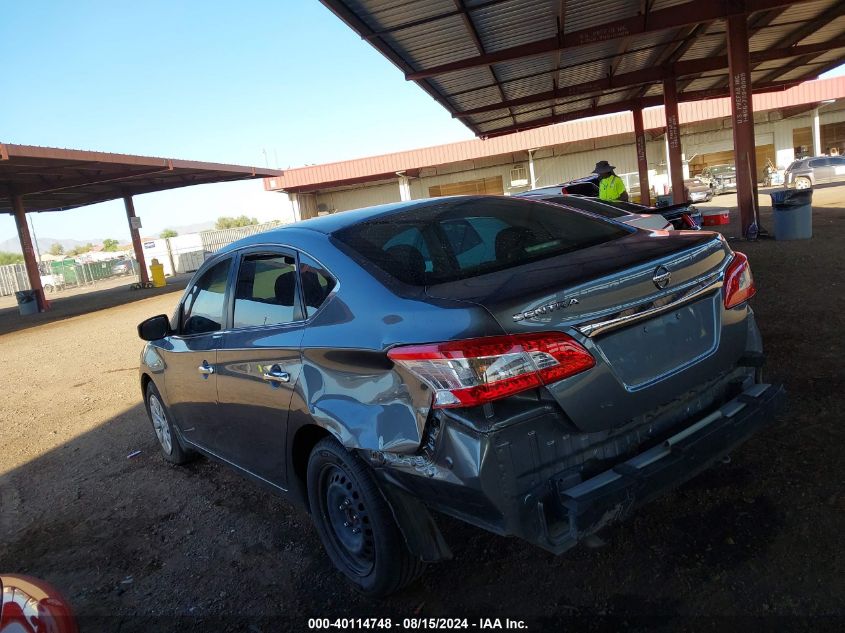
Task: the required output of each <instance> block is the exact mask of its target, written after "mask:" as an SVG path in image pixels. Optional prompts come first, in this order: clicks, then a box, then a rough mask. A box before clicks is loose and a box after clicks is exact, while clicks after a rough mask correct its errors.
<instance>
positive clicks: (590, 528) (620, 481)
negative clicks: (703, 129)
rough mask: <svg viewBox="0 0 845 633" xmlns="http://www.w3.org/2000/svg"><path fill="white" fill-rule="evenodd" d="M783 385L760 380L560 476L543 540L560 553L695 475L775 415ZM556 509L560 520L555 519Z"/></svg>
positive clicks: (542, 543) (542, 508)
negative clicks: (578, 474) (607, 459)
mask: <svg viewBox="0 0 845 633" xmlns="http://www.w3.org/2000/svg"><path fill="white" fill-rule="evenodd" d="M784 395H785V392H784V389H783V386H782V385H769V384H756V385H754V386H752V387H750V388H749V389H746V390H745V391H744V392H743V393H742V394H740V395H739V396H737V397H736V398H734V399H733V400H731V401H730V402H727V403H725V404H724V405H723V406H722V407H720V408H719V409H718V410H716V411H714V412H712V413H710V414H709V415H707V416H705V417H704V418H702V419H700V420H698V421H696V422H694V423H693V424H691V425H689V426H687V427H686V428H684V429H683V430H681V431H679V432H678V433H675V434H674V435H672V436H671V437H669V438H667V439H666V440H664V441H663V442H661V443H660V444H657V445H656V446H653V447H651V448H649V449H648V450H646V451H644V452H642V453H640V454H639V455H636V456H634V457H632V458H631V459H628V460H627V461H625V462H622V463H621V464H617V465H616V466H614V467H613V468H610V469H608V470H606V471H604V472H602V473H599V474H598V475H595V476H594V477H591V478H590V479H587V480H586V481H582V482H580V483H578V484H576V485H571V482H563V481H560V482H557V483H558V489H557V501H559V504H560V508H558V509H556V511H555V512H554V513H550V512H549V509H548V508H547V507H545V506H544V504H542V503H541V504H539V506H538V510H539V511H540V513H541V515H542V516H543V519H544V521H543V526H542V528H541V532H542V534H541V538H540V542H538V543H537V544H538V545H540V546H542V547H544V548H545V549H547V550H549V551H551V552H554V553H556V554H559V553H562V552H564V551H566V550H567V549H569V548H570V547H572V546H573V545H574V544H575V543H577V542H578V541H579V540H581V539H583V538H584V537H586V536H588V535H590V534H594V533H595V532H597V531H598V530H600V529H602V528H603V527H605V526H606V525H608V524H610V523H612V522H614V521H617V520H619V519H621V518H623V517H624V516H625V515H627V514H628V513H629V512H630V511H631V509H632V508H634V507H635V506H638V505H641V504H643V503H646V502H647V501H649V500H651V499H652V498H654V497H657V496H659V495H661V494H663V493H665V492H667V491H669V490H671V489H673V488H675V487H677V486H679V485H680V484H682V483H684V482H686V481H687V480H689V479H691V478H692V477H694V476H695V475H697V474H698V473H700V472H701V471H703V470H705V469H707V468H709V467H710V466H711V465H713V464H714V463H716V462H717V461H719V460H721V459H722V458H723V457H725V456H726V455H727V454H729V453H730V452H731V451H733V450H734V449H735V448H736V447H737V446H739V445H740V444H742V443H743V442H744V441H745V440H746V439H748V438H749V437H750V436H751V435H753V434H754V433H755V432H756V431H758V430H759V429H760V428H762V427H764V426H766V425H767V424H769V423H771V422H772V421H773V420H774V417H773V413H774V411H775V409H776V407H777V406H778V404H779V402H780V401H781V400H782V399H783V397H784ZM553 515H557V516H559V517H560V520H553V519H551V516H553Z"/></svg>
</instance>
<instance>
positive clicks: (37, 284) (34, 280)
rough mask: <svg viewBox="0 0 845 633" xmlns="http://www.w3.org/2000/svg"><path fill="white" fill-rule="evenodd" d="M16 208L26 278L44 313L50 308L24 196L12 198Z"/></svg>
mask: <svg viewBox="0 0 845 633" xmlns="http://www.w3.org/2000/svg"><path fill="white" fill-rule="evenodd" d="M12 203H13V205H14V208H15V224H17V227H18V239H19V240H20V243H21V250H22V251H23V261H24V265H25V266H26V276H27V278H28V279H29V287H30V288H31V289H32V290H34V291H35V300H36V301H38V311H39V312H44V311H45V310H47V309H48V308H49V306H48V304H47V301H46V299H45V297H44V289H43V288H42V287H41V273H40V272H39V270H38V262H36V261H35V253H34V252H33V250H32V237H30V235H29V224H27V221H26V210H25V209H24V206H23V196H18V195H15V196H13V197H12Z"/></svg>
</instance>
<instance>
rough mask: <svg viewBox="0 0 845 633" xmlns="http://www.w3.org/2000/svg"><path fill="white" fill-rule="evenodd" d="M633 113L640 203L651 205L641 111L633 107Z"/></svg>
mask: <svg viewBox="0 0 845 633" xmlns="http://www.w3.org/2000/svg"><path fill="white" fill-rule="evenodd" d="M632 114H633V115H634V142H635V144H636V146H637V169H638V170H639V172H640V204H644V205H645V206H647V207H650V206H651V191H650V189H649V184H648V158H647V156H646V145H645V130H644V129H643V111H642V109H641V108H635V109H634V110H633V112H632Z"/></svg>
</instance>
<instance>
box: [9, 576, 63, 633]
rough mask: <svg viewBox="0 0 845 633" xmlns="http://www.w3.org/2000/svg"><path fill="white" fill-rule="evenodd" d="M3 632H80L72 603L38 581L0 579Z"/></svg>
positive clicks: (33, 579)
mask: <svg viewBox="0 0 845 633" xmlns="http://www.w3.org/2000/svg"><path fill="white" fill-rule="evenodd" d="M0 633H79V628H78V627H77V626H76V618H75V617H74V616H73V611H72V610H71V608H70V605H69V604H68V602H67V601H66V600H65V599H64V598H63V597H62V595H61V594H60V593H59V592H58V591H56V589H55V588H54V587H53V586H52V585H50V584H48V583H46V582H44V581H43V580H39V579H38V578H32V577H30V576H19V575H17V574H5V575H2V576H0Z"/></svg>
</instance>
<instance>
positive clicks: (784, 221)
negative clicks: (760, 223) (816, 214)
mask: <svg viewBox="0 0 845 633" xmlns="http://www.w3.org/2000/svg"><path fill="white" fill-rule="evenodd" d="M769 195H771V196H772V213H773V218H774V229H775V239H776V240H806V239H809V238H811V237H813V190H812V189H783V190H781V191H773V192H772V193H771V194H769Z"/></svg>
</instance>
